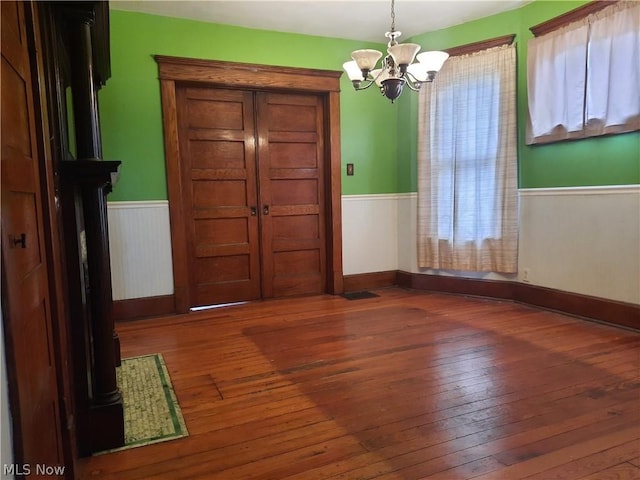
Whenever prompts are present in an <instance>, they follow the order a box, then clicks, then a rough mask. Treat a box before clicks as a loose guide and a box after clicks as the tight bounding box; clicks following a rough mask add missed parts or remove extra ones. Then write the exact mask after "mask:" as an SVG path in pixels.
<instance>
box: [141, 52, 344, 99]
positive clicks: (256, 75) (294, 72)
mask: <svg viewBox="0 0 640 480" xmlns="http://www.w3.org/2000/svg"><path fill="white" fill-rule="evenodd" d="M153 58H154V59H155V61H156V62H157V63H158V75H159V78H160V80H174V81H189V82H206V83H214V84H220V85H225V86H234V87H246V88H260V89H262V88H275V89H287V90H292V89H295V90H301V91H308V92H339V91H340V76H341V75H342V71H337V70H317V69H311V68H293V67H280V66H273V65H259V64H253V63H237V62H223V61H219V60H199V59H194V58H183V57H169V56H165V55H154V56H153Z"/></svg>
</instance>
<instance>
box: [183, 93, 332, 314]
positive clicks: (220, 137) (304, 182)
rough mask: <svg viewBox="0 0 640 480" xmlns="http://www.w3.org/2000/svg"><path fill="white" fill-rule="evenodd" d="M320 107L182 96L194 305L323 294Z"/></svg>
mask: <svg viewBox="0 0 640 480" xmlns="http://www.w3.org/2000/svg"><path fill="white" fill-rule="evenodd" d="M322 105H323V103H322V99H321V97H319V96H317V95H297V94H274V93H261V92H251V91H242V90H225V89H216V88H209V87H193V86H182V87H179V88H178V89H177V115H178V135H179V137H180V139H179V148H180V158H181V166H180V168H181V177H182V183H183V192H184V197H185V198H183V204H184V206H185V207H184V208H185V211H184V217H185V220H186V221H185V223H186V225H187V232H186V237H187V249H188V258H189V265H188V268H189V296H190V299H191V302H190V303H191V306H199V305H211V304H220V303H228V302H236V301H243V300H253V299H257V298H270V297H281V296H286V295H299V294H314V293H321V292H324V291H325V288H326V250H325V238H324V236H325V235H324V223H325V219H324V201H325V200H324V188H325V187H324V168H323V164H324V152H323V150H324V142H323V138H324V134H323V122H324V112H323V108H322Z"/></svg>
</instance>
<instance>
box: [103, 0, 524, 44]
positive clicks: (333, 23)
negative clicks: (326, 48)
mask: <svg viewBox="0 0 640 480" xmlns="http://www.w3.org/2000/svg"><path fill="white" fill-rule="evenodd" d="M530 1H532V0H466V1H455V0H397V1H396V4H395V12H396V30H399V31H401V32H402V38H403V39H406V38H408V37H411V36H412V35H416V34H420V33H425V32H429V31H433V30H439V29H441V28H446V27H450V26H452V25H458V24H460V23H464V22H468V21H469V20H475V19H477V18H482V17H486V16H489V15H493V14H495V13H499V12H503V11H506V10H512V9H514V8H518V7H520V6H522V5H524V4H526V3H529V2H530ZM110 7H111V8H112V9H117V10H129V11H134V12H144V13H151V14H156V15H163V16H170V17H181V18H190V19H195V20H201V21H205V22H214V23H223V24H228V25H236V26H241V27H249V28H258V29H264V30H275V31H278V32H292V33H304V34H308V35H319V36H323V37H335V38H349V39H353V40H362V41H373V42H380V43H385V42H386V41H387V40H386V38H385V37H384V33H385V32H387V31H388V30H389V27H390V25H391V2H390V0H347V1H336V0H280V1H272V0H234V1H224V0H200V1H192V0H184V1H183V0H179V1H168V0H160V1H158V0H112V1H111V2H110ZM400 41H402V39H401V40H400Z"/></svg>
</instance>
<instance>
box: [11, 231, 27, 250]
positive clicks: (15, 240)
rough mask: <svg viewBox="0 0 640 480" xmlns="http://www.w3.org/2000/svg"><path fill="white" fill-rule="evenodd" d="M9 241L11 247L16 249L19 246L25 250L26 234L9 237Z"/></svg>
mask: <svg viewBox="0 0 640 480" xmlns="http://www.w3.org/2000/svg"><path fill="white" fill-rule="evenodd" d="M9 240H10V241H11V243H12V244H13V245H12V247H13V248H16V247H17V246H18V245H20V248H27V234H26V233H21V234H20V235H9Z"/></svg>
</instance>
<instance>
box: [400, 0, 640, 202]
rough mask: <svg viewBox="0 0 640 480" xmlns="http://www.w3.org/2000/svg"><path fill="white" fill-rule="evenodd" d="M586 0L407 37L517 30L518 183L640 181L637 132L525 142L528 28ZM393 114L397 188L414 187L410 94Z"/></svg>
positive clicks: (457, 37)
mask: <svg viewBox="0 0 640 480" xmlns="http://www.w3.org/2000/svg"><path fill="white" fill-rule="evenodd" d="M585 3H588V2H586V1H582V0H581V1H563V0H552V1H549V0H536V1H534V2H532V3H529V4H527V5H525V6H524V7H521V8H519V9H516V10H510V11H507V12H503V13H500V14H497V15H492V16H490V17H486V18H482V19H479V20H475V21H472V22H467V23H464V24H461V25H456V26H453V27H450V28H447V29H443V30H439V31H435V32H428V33H424V34H422V35H417V36H414V37H413V38H411V41H412V42H415V43H418V44H420V45H422V47H423V49H425V50H439V49H445V48H450V47H454V46H458V45H464V44H467V43H473V42H478V41H481V40H486V39H489V38H494V37H499V36H502V35H508V34H513V33H515V34H516V38H515V41H516V50H517V69H518V76H517V78H518V79H517V82H518V83H517V88H518V98H517V106H518V157H519V158H518V163H519V185H520V187H521V188H536V187H572V186H590V185H626V184H638V183H640V132H631V133H626V134H621V135H612V136H603V137H595V138H589V139H584V140H575V141H565V142H557V143H553V144H548V145H536V146H528V145H526V144H525V126H526V121H527V89H526V87H527V84H526V58H527V48H526V44H527V40H528V39H530V38H532V37H533V35H532V34H531V32H530V31H529V28H530V27H532V26H534V25H537V24H539V23H542V22H544V21H547V20H549V19H551V18H554V17H556V16H558V15H561V14H562V13H565V12H568V11H569V10H573V9H574V8H577V7H579V6H581V5H583V4H585ZM401 100H402V101H401V102H400V103H399V106H400V111H399V118H398V191H399V192H413V191H416V189H417V167H416V157H417V151H416V150H417V147H416V143H417V120H416V119H417V117H418V102H417V99H416V98H415V96H411V97H409V96H407V97H406V98H404V97H403V98H401Z"/></svg>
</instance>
